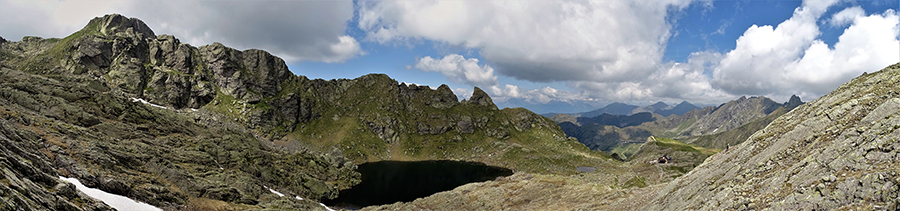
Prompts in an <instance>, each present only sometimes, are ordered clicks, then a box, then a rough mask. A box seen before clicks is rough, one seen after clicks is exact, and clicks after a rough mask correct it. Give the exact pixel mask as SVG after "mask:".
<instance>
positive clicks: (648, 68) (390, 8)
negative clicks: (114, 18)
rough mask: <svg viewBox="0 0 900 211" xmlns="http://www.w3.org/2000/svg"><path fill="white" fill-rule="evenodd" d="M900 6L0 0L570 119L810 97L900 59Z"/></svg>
mask: <svg viewBox="0 0 900 211" xmlns="http://www.w3.org/2000/svg"><path fill="white" fill-rule="evenodd" d="M898 2H900V1H897V0H815V1H776V0H768V1H766V0H745V1H741V0H729V1H709V0H646V1H640V0H634V1H616V0H596V1H576V0H483V1H476V0H437V1H432V0H398V1H368V0H358V1H324V0H306V1H291V0H261V1H235V0H230V1H216V0H186V1H174V0H162V1H104V0H92V1H66V0H55V1H21V0H0V5H3V7H0V16H2V17H3V18H2V19H0V37H3V38H5V39H7V40H20V39H21V38H22V37H23V36H40V37H45V38H49V37H65V36H67V35H69V34H71V33H73V32H75V31H77V30H79V29H80V28H81V27H83V26H84V25H86V24H87V22H88V21H89V20H90V19H91V18H93V17H98V16H103V15H104V14H109V13H119V14H122V15H125V16H128V17H135V18H138V19H141V20H143V21H144V22H145V23H146V24H147V25H148V26H150V28H151V29H153V31H154V32H155V33H156V34H158V35H159V34H170V35H174V36H175V37H176V38H178V39H180V40H181V41H182V42H185V43H189V44H191V45H193V46H202V45H206V44H211V43H213V42H219V43H223V44H225V45H226V46H230V47H233V48H236V49H241V50H244V49H262V50H266V51H269V52H270V53H272V54H275V55H277V56H279V57H281V58H283V59H284V60H285V62H286V63H287V65H288V67H289V68H290V69H291V71H292V72H293V73H294V74H297V75H304V76H307V77H309V78H323V79H337V78H356V77H359V76H362V75H365V74H369V73H384V74H387V75H389V76H390V77H392V78H394V79H395V80H397V81H398V82H405V83H414V84H419V85H429V86H431V87H432V88H437V87H438V86H439V85H441V84H447V85H449V86H450V87H451V88H452V89H453V90H454V92H455V93H456V94H457V95H458V96H459V97H460V98H461V99H463V98H467V97H469V96H471V93H472V91H473V90H474V87H479V88H481V89H483V90H485V91H486V92H487V93H488V94H489V95H490V96H491V97H492V99H493V100H494V102H495V103H497V104H498V105H500V107H514V106H523V107H525V108H529V109H532V110H535V111H536V112H538V113H544V112H567V113H571V112H579V111H572V110H571V109H583V110H589V109H590V108H591V107H600V106H602V105H605V104H608V103H611V102H625V103H631V104H636V105H649V104H652V103H655V102H659V101H662V102H666V103H670V104H673V103H678V102H681V101H689V102H692V103H695V104H699V105H717V104H720V103H724V102H727V101H729V100H733V99H737V98H739V97H740V96H767V97H769V98H772V99H773V100H775V101H778V102H784V101H787V100H788V98H789V97H790V96H791V95H798V96H800V97H801V98H802V99H803V100H804V101H810V100H813V99H815V98H818V97H820V96H822V95H824V94H827V93H828V92H830V91H831V90H834V89H835V88H837V87H838V86H840V85H841V84H843V83H845V82H847V81H849V80H850V79H852V78H854V77H857V76H859V75H861V74H862V73H864V72H874V71H877V70H880V69H882V68H884V67H886V66H888V65H890V64H894V63H897V62H900V40H898V39H900V16H898V12H897V10H898V7H900V6H898V4H900V3H898ZM565 104H569V105H571V104H579V105H582V106H581V107H577V108H576V107H571V106H569V107H566V106H556V105H565ZM548 105H553V106H548ZM554 109H556V110H554ZM566 109H569V110H566ZM538 110H539V111H538ZM583 110H581V111H583Z"/></svg>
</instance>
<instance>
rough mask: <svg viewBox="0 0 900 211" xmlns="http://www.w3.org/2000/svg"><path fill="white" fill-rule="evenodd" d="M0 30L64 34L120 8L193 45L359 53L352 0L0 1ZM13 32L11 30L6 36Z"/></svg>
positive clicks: (291, 53)
mask: <svg viewBox="0 0 900 211" xmlns="http://www.w3.org/2000/svg"><path fill="white" fill-rule="evenodd" d="M2 2H3V5H4V6H3V7H0V11H2V14H15V15H5V16H4V18H3V20H0V24H2V27H0V35H2V36H4V37H8V36H9V37H20V36H22V35H39V36H44V37H64V36H67V35H68V34H71V33H73V32H75V31H77V30H78V29H80V28H81V27H83V26H84V25H85V24H87V22H88V21H89V20H90V19H91V18H93V17H96V16H102V15H104V14H108V13H120V14H123V15H126V16H129V17H135V18H139V19H141V20H143V21H144V22H145V23H147V25H149V26H150V27H151V28H152V29H153V30H154V32H156V33H157V34H171V35H175V36H176V37H178V38H179V39H181V40H182V41H183V42H187V43H190V44H192V45H195V46H200V45H206V44H211V43H213V42H221V43H223V44H225V45H227V46H230V47H234V48H238V49H249V48H257V49H263V50H266V51H269V52H271V53H273V54H275V55H278V56H280V57H282V58H284V59H285V60H287V61H299V60H306V61H323V62H342V61H346V60H347V59H351V58H354V57H356V56H359V55H362V54H363V53H364V52H363V51H362V49H361V47H360V45H359V42H358V41H357V40H356V39H355V38H353V37H350V36H347V35H345V30H346V27H347V22H348V21H349V20H350V19H351V18H353V11H354V8H353V2H352V1H349V0H347V1H267V2H265V3H258V2H243V1H199V0H187V1H124V2H118V1H2ZM12 39H18V38H12Z"/></svg>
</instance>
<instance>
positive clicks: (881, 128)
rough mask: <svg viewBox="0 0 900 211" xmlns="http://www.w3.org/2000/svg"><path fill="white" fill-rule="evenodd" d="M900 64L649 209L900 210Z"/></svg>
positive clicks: (788, 118) (687, 179) (809, 110)
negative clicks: (899, 149) (898, 165)
mask: <svg viewBox="0 0 900 211" xmlns="http://www.w3.org/2000/svg"><path fill="white" fill-rule="evenodd" d="M898 87H900V65H897V64H895V65H892V66H890V67H887V68H885V69H883V70H881V71H878V72H875V73H871V74H867V75H863V76H860V77H858V78H856V79H853V80H851V81H850V82H848V83H846V84H844V85H842V86H841V87H839V88H838V89H837V90H835V91H833V92H831V93H829V94H828V95H825V96H823V97H821V98H819V99H817V100H815V101H813V102H810V103H807V104H804V105H802V106H800V107H798V108H797V109H795V110H793V111H791V112H789V113H787V114H785V115H783V116H781V117H779V118H778V119H776V120H775V121H774V122H773V123H771V124H769V125H768V126H766V127H765V128H764V129H762V130H760V131H757V132H756V133H754V134H753V135H752V136H751V137H750V138H749V139H748V140H747V141H745V142H744V143H743V144H741V145H738V146H734V147H732V148H731V149H729V150H727V151H724V152H722V153H719V154H717V155H714V156H712V157H711V158H709V159H707V161H706V162H705V163H704V164H703V165H700V166H698V167H696V168H695V169H694V170H693V171H692V172H690V173H688V174H686V175H685V176H683V177H680V178H678V179H676V180H675V181H673V182H671V183H669V184H668V185H667V186H666V187H665V188H663V189H662V190H661V191H659V192H658V193H657V194H656V197H655V198H654V199H653V201H652V202H651V203H648V206H647V207H645V208H644V209H649V210H683V209H703V210H721V209H776V210H792V209H793V210H795V209H838V208H840V209H854V210H855V209H886V210H895V209H898V203H900V201H898V194H900V168H897V167H896V164H895V163H896V161H897V160H898V159H900V156H898V150H897V149H898V148H900V141H898V139H897V137H900V130H898V129H900V88H898Z"/></svg>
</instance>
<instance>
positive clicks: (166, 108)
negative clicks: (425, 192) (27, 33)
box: [0, 15, 611, 210]
mask: <svg viewBox="0 0 900 211" xmlns="http://www.w3.org/2000/svg"><path fill="white" fill-rule="evenodd" d="M0 79H2V80H0V107H2V109H0V117H3V118H2V121H0V141H2V142H3V147H2V148H0V150H2V152H3V153H2V155H3V159H2V160H0V168H2V172H4V173H3V174H4V178H6V179H4V181H6V182H0V190H3V192H4V193H7V194H3V196H2V197H3V199H4V201H6V202H7V203H2V204H0V209H3V210H7V209H9V210H14V209H17V208H30V209H36V210H45V209H50V210H56V209H62V210H96V209H101V210H102V209H105V208H106V207H105V205H103V204H102V203H99V202H97V201H94V200H92V199H88V198H89V197H85V196H84V195H83V194H82V193H81V192H79V191H75V190H74V189H73V188H72V185H71V184H69V183H65V182H62V181H61V180H60V179H59V177H70V178H75V179H78V180H79V181H81V182H82V183H84V184H86V185H87V186H88V187H94V188H98V189H100V190H103V191H106V192H110V193H114V194H118V195H123V196H126V197H129V198H133V199H136V200H138V201H142V202H146V203H149V204H151V205H154V206H157V207H162V208H166V209H188V210H210V209H239V210H246V209H251V210H253V209H256V210H263V209H266V210H271V209H275V210H310V209H324V208H323V207H321V205H319V204H318V203H316V201H321V200H323V199H331V198H334V197H336V196H337V193H338V191H339V190H342V189H347V188H349V187H351V186H353V185H354V184H357V183H359V180H360V175H359V174H358V173H356V172H355V171H354V169H356V165H357V164H361V163H364V162H369V161H381V160H402V161H415V160H464V161H476V162H483V163H487V164H490V165H494V166H500V167H505V168H510V169H514V170H516V171H528V172H554V173H557V174H563V175H564V174H572V173H575V169H576V167H577V166H586V165H590V164H593V163H599V162H601V161H606V160H610V159H611V158H610V157H609V156H608V155H606V154H603V153H600V152H594V151H591V150H589V149H588V148H587V147H585V146H584V145H582V144H580V143H578V142H576V141H572V140H569V139H567V138H566V135H565V134H564V133H563V132H562V131H561V130H560V129H559V126H558V125H557V124H556V123H555V122H552V121H551V120H549V119H548V118H545V117H542V116H540V115H537V114H535V113H533V112H530V111H528V110H525V109H522V108H515V109H502V110H501V109H498V108H497V106H495V105H494V103H493V102H492V100H491V98H490V96H488V95H487V94H486V93H485V92H484V91H482V90H481V89H478V88H475V90H474V93H473V94H472V96H471V97H470V98H469V99H466V100H463V101H459V100H458V99H457V98H456V95H455V94H454V93H453V92H452V91H451V90H450V88H449V87H448V86H446V85H441V86H439V87H437V88H436V89H433V88H431V87H428V86H416V85H407V84H404V83H398V82H397V81H396V80H393V79H391V78H389V77H388V76H386V75H383V74H370V75H365V76H361V77H359V78H356V79H337V80H328V81H326V80H322V79H308V78H306V77H304V76H297V75H294V74H292V73H291V72H290V71H289V70H288V68H287V65H285V63H284V61H283V60H282V59H280V58H278V57H275V56H273V55H271V54H269V53H268V52H265V51H262V50H256V49H249V50H243V51H241V50H236V49H233V48H229V47H226V46H224V45H222V44H219V43H213V44H211V45H204V46H200V47H194V46H191V45H188V44H185V43H181V42H180V41H179V40H178V39H177V38H175V37H174V36H171V35H156V34H155V33H154V32H153V31H152V30H151V29H150V28H149V27H147V25H146V24H144V23H143V22H142V21H141V20H138V19H135V18H128V17H124V16H121V15H106V16H104V17H98V18H94V19H93V20H91V21H90V22H89V23H88V24H87V25H86V26H85V27H84V28H83V29H81V30H79V31H78V32H75V33H73V34H72V35H70V36H68V37H66V38H62V39H57V38H50V39H43V38H39V37H25V38H23V39H22V41H19V42H8V41H5V40H2V39H0ZM274 191H277V192H279V193H283V194H284V195H286V196H288V197H280V196H279V195H277V194H274ZM294 196H296V197H302V198H304V199H308V200H298V199H296V198H294Z"/></svg>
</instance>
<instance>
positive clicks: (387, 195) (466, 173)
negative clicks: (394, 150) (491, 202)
mask: <svg viewBox="0 0 900 211" xmlns="http://www.w3.org/2000/svg"><path fill="white" fill-rule="evenodd" d="M357 171H359V172H360V173H361V174H362V182H361V183H359V184H358V185H356V186H353V188H351V189H348V190H344V191H341V192H340V195H339V196H338V198H336V199H334V200H327V201H325V204H327V205H329V206H335V207H342V208H349V209H356V208H361V207H365V206H371V205H383V204H392V203H394V202H410V201H413V200H415V199H417V198H421V197H426V196H430V195H431V194H434V193H437V192H441V191H447V190H452V189H453V188H456V187H458V186H461V185H465V184H467V183H472V182H483V181H488V180H493V179H495V178H497V177H501V176H509V175H512V174H513V171H512V170H510V169H506V168H501V167H495V166H488V165H485V164H484V163H478V162H463V161H446V160H439V161H379V162H372V163H363V164H360V165H359V169H357Z"/></svg>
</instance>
